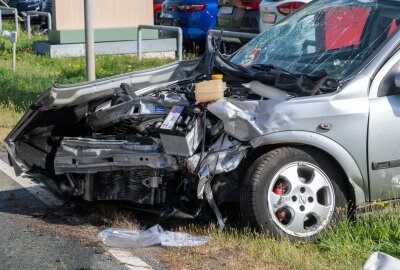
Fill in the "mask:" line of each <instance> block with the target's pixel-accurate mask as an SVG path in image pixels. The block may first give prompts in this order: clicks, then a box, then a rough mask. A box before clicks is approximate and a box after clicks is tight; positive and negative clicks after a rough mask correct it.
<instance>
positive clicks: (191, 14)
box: [161, 0, 218, 46]
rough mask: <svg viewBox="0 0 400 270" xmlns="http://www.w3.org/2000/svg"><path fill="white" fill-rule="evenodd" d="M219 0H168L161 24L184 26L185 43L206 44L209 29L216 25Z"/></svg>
mask: <svg viewBox="0 0 400 270" xmlns="http://www.w3.org/2000/svg"><path fill="white" fill-rule="evenodd" d="M217 13H218V5H217V0H190V1H189V0H166V1H165V2H164V3H163V10H162V15H161V25H168V26H178V27H181V28H182V31H183V37H184V39H185V43H186V45H188V46H191V43H193V42H196V43H198V44H205V40H206V36H207V33H208V30H209V29H211V28H214V27H215V24H216V17H217Z"/></svg>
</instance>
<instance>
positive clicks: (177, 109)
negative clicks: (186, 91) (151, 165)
mask: <svg viewBox="0 0 400 270" xmlns="http://www.w3.org/2000/svg"><path fill="white" fill-rule="evenodd" d="M203 129H204V128H203V124H202V119H201V117H200V116H199V115H197V114H195V113H194V112H193V108H185V107H183V106H174V107H173V108H172V110H171V111H170V113H169V114H168V116H167V118H166V119H165V120H164V122H163V124H162V125H161V127H160V129H159V133H160V137H161V142H162V145H163V147H164V151H165V153H167V154H170V155H176V156H185V157H189V156H192V155H193V154H194V153H195V151H196V150H197V148H198V147H199V145H200V143H201V141H202V138H203Z"/></svg>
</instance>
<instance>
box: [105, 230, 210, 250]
mask: <svg viewBox="0 0 400 270" xmlns="http://www.w3.org/2000/svg"><path fill="white" fill-rule="evenodd" d="M98 236H99V238H100V239H101V240H102V241H103V243H104V244H105V245H107V246H111V247H117V248H144V247H152V246H158V245H161V246H165V247H189V246H190V247H192V246H200V245H203V244H206V243H207V242H208V238H207V237H203V236H192V235H190V234H187V233H179V232H170V231H165V230H164V229H163V228H162V227H161V226H160V225H155V226H153V227H151V228H150V229H148V230H126V229H117V228H108V229H105V230H104V231H102V232H100V233H99V235H98Z"/></svg>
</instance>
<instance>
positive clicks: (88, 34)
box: [85, 0, 96, 81]
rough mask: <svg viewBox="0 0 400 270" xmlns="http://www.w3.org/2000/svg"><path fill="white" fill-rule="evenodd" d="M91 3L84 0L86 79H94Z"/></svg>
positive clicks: (89, 0)
mask: <svg viewBox="0 0 400 270" xmlns="http://www.w3.org/2000/svg"><path fill="white" fill-rule="evenodd" d="M92 4H93V2H92V0H85V42H86V77H87V80H88V81H94V80H96V59H95V47H94V29H93V18H92V11H93V9H92Z"/></svg>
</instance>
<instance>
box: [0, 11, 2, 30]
mask: <svg viewBox="0 0 400 270" xmlns="http://www.w3.org/2000/svg"><path fill="white" fill-rule="evenodd" d="M0 31H3V11H2V10H1V9H0Z"/></svg>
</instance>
